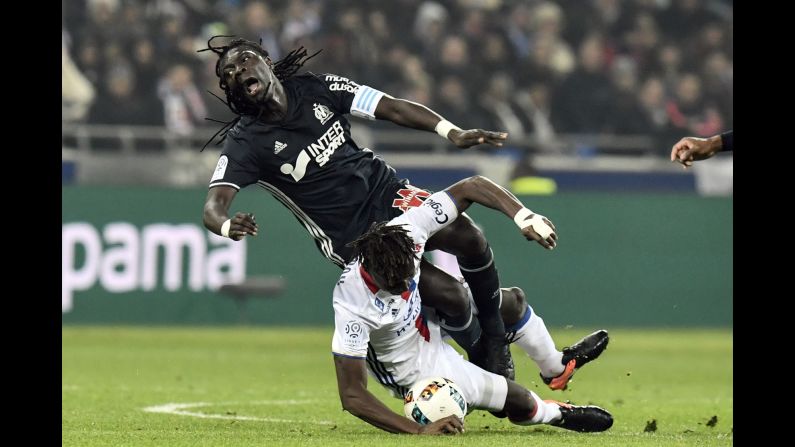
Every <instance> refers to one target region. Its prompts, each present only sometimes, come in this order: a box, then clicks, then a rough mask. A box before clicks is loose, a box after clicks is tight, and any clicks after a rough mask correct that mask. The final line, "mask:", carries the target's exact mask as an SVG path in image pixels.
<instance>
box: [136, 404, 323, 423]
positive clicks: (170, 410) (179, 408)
mask: <svg viewBox="0 0 795 447" xmlns="http://www.w3.org/2000/svg"><path fill="white" fill-rule="evenodd" d="M312 402H313V401H311V400H259V401H253V402H190V403H167V404H163V405H153V406H151V407H146V408H143V410H144V411H146V412H148V413H164V414H176V415H179V416H192V417H196V418H202V419H231V420H235V421H260V422H286V423H289V424H296V423H305V422H310V423H313V424H320V425H332V424H333V422H331V421H295V420H292V419H279V418H261V417H256V416H237V415H229V414H211V413H196V412H193V411H185V410H186V409H189V408H197V407H206V406H208V405H240V404H255V405H302V404H308V403H312Z"/></svg>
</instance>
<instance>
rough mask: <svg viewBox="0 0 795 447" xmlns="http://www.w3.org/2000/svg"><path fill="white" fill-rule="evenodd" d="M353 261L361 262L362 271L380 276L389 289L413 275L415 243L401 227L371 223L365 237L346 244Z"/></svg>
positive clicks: (383, 223) (415, 257)
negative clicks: (351, 252)
mask: <svg viewBox="0 0 795 447" xmlns="http://www.w3.org/2000/svg"><path fill="white" fill-rule="evenodd" d="M348 246H349V247H351V248H353V259H358V260H360V261H361V263H362V265H363V266H364V269H365V270H367V271H371V272H375V273H377V274H379V275H380V276H382V277H383V278H384V280H385V281H386V282H387V284H381V285H382V286H390V285H394V284H397V283H399V282H400V281H404V280H406V278H410V277H411V276H413V274H414V260H415V259H417V255H416V254H415V253H414V241H413V240H412V239H411V237H409V234H408V231H407V230H406V229H405V228H403V226H401V225H387V224H386V222H381V223H373V224H372V225H371V226H370V229H369V230H367V232H366V233H364V234H363V235H361V236H359V238H358V239H356V240H355V241H353V242H350V243H349V244H348Z"/></svg>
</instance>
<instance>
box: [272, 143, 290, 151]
mask: <svg viewBox="0 0 795 447" xmlns="http://www.w3.org/2000/svg"><path fill="white" fill-rule="evenodd" d="M286 147H287V143H282V142H281V141H277V142H276V143H274V144H273V153H274V154H278V153H279V152H281V151H282V150H283V149H284V148H286Z"/></svg>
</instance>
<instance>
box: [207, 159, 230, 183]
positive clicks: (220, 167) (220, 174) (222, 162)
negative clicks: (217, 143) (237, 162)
mask: <svg viewBox="0 0 795 447" xmlns="http://www.w3.org/2000/svg"><path fill="white" fill-rule="evenodd" d="M228 164H229V159H228V158H226V155H221V158H219V159H218V164H217V165H215V172H213V178H211V179H210V181H211V182H214V181H216V180H221V179H223V178H224V174H226V166H227V165H228Z"/></svg>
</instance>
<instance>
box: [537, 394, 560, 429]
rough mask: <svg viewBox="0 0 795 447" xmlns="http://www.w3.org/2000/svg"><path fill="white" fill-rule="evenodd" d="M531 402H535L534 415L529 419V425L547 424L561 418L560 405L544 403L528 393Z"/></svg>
mask: <svg viewBox="0 0 795 447" xmlns="http://www.w3.org/2000/svg"><path fill="white" fill-rule="evenodd" d="M530 395H531V396H533V400H535V401H536V414H534V415H533V417H532V418H530V423H531V424H549V423H550V422H553V421H557V420H558V419H560V418H561V417H562V415H561V414H560V405H558V404H553V403H547V402H544V401H543V400H542V399H541V398H540V397H538V394H536V393H534V392H532V391H530Z"/></svg>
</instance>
